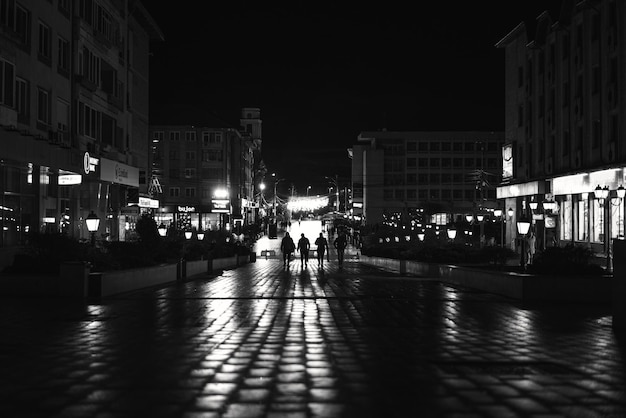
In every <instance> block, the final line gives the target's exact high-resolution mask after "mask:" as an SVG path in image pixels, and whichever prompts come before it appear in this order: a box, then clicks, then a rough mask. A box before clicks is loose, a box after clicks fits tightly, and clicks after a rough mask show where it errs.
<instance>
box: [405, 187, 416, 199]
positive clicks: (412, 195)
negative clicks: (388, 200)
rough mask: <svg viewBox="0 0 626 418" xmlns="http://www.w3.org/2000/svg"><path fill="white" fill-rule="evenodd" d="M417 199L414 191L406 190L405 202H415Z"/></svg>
mask: <svg viewBox="0 0 626 418" xmlns="http://www.w3.org/2000/svg"><path fill="white" fill-rule="evenodd" d="M415 199H417V191H416V190H415V189H408V190H407V191H406V200H415Z"/></svg>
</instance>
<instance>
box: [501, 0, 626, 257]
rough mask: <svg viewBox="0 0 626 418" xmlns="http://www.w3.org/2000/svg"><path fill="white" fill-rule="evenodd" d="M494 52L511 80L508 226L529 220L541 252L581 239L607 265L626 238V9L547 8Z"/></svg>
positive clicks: (504, 191) (619, 5) (605, 3)
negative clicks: (554, 11) (615, 244)
mask: <svg viewBox="0 0 626 418" xmlns="http://www.w3.org/2000/svg"><path fill="white" fill-rule="evenodd" d="M496 46H497V47H498V48H502V49H503V51H504V57H505V60H504V61H505V70H504V71H505V83H506V85H505V89H506V95H505V97H506V99H505V138H506V142H505V146H504V148H503V157H504V161H505V164H504V171H503V182H502V184H501V185H500V186H499V187H498V188H497V197H498V199H499V200H501V201H502V202H504V203H503V205H504V206H505V207H507V208H511V209H512V211H511V213H512V214H513V216H512V220H513V222H511V223H509V225H510V226H511V227H512V228H514V225H515V220H516V219H518V218H520V217H522V216H525V217H528V218H529V219H531V220H532V222H533V227H534V228H535V230H536V233H537V237H538V240H537V242H538V246H539V248H543V247H545V246H548V245H554V244H556V243H584V244H585V245H589V246H590V247H592V248H594V249H595V250H596V251H597V252H598V254H603V255H605V256H607V263H608V262H610V242H611V239H612V238H620V239H623V237H624V204H623V201H622V200H623V199H622V197H623V194H622V192H621V187H623V185H624V183H625V180H626V145H625V144H626V141H625V140H624V133H625V132H626V129H625V128H626V125H625V124H626V118H624V112H625V110H626V109H625V107H624V106H625V103H626V101H625V99H626V72H624V68H626V61H625V58H626V4H625V3H624V2H621V1H618V0H599V1H579V2H573V1H564V2H563V5H562V9H561V12H560V15H559V16H558V20H554V19H553V17H552V16H550V15H549V13H547V12H544V13H543V14H541V15H540V16H538V17H537V19H536V21H535V22H534V23H533V24H532V25H529V24H527V23H525V22H522V23H520V24H519V25H518V26H517V27H515V28H514V29H513V30H512V31H511V32H510V33H508V34H507V35H506V36H505V37H504V38H503V39H502V40H501V41H499V42H498V43H497V45H496ZM596 189H598V190H596ZM602 190H603V191H605V192H601V191H602ZM603 193H606V197H605V196H604V194H603ZM544 203H545V204H544ZM510 232H511V233H512V234H513V235H512V236H515V231H514V230H511V231H510ZM511 245H513V242H511Z"/></svg>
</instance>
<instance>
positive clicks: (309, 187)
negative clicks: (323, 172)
mask: <svg viewBox="0 0 626 418" xmlns="http://www.w3.org/2000/svg"><path fill="white" fill-rule="evenodd" d="M309 190H311V186H306V197H309Z"/></svg>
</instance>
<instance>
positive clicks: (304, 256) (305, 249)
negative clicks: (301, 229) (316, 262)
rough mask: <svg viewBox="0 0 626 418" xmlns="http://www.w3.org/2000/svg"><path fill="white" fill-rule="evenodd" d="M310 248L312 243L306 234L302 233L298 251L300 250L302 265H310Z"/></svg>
mask: <svg viewBox="0 0 626 418" xmlns="http://www.w3.org/2000/svg"><path fill="white" fill-rule="evenodd" d="M309 249H311V243H310V242H309V239H308V238H307V237H305V236H304V234H300V239H299V240H298V251H300V267H304V266H308V265H309Z"/></svg>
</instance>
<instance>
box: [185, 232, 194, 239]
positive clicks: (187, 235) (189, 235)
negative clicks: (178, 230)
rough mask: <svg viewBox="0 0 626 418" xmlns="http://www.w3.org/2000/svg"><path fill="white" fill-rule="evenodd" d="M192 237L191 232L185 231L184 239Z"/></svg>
mask: <svg viewBox="0 0 626 418" xmlns="http://www.w3.org/2000/svg"><path fill="white" fill-rule="evenodd" d="M192 235H193V232H191V231H185V239H191V236H192Z"/></svg>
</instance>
